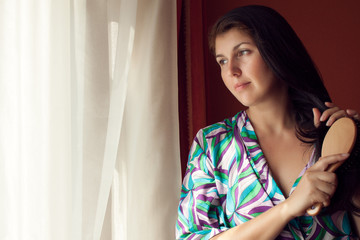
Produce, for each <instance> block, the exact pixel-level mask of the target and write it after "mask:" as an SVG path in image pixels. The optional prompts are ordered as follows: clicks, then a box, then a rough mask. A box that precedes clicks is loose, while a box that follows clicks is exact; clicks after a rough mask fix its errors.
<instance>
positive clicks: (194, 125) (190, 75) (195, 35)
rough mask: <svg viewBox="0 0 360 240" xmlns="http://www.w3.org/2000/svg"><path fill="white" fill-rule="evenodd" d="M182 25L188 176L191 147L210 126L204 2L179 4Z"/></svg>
mask: <svg viewBox="0 0 360 240" xmlns="http://www.w3.org/2000/svg"><path fill="white" fill-rule="evenodd" d="M177 3H178V6H181V10H178V15H179V17H178V21H180V22H179V44H178V60H179V62H178V68H179V75H178V78H179V84H178V87H179V114H180V118H179V119H180V140H181V168H182V176H184V174H185V170H186V164H187V160H188V153H189V150H190V146H191V143H192V141H193V139H194V137H195V135H196V133H197V131H199V130H200V129H201V128H203V127H205V126H206V125H207V124H208V122H207V115H206V114H207V113H206V107H207V106H206V92H207V89H206V88H207V85H206V82H205V73H204V71H205V66H204V64H205V63H204V51H205V50H204V41H207V39H204V36H207V32H206V29H205V32H204V26H203V25H204V24H203V21H204V16H203V8H204V2H203V1H202V0H196V1H192V0H181V1H180V0H177Z"/></svg>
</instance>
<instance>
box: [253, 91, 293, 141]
mask: <svg viewBox="0 0 360 240" xmlns="http://www.w3.org/2000/svg"><path fill="white" fill-rule="evenodd" d="M246 112H247V115H248V117H249V119H250V121H251V124H252V125H253V126H254V129H255V131H256V133H257V134H272V135H274V134H282V133H283V132H284V131H286V130H287V131H289V130H290V131H294V130H295V119H294V116H293V113H292V110H291V103H290V102H289V98H288V97H287V95H286V94H284V95H278V97H277V98H276V99H273V100H272V101H268V102H266V103H262V104H261V105H256V106H251V107H249V108H248V109H247V110H246Z"/></svg>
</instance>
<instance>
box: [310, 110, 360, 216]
mask: <svg viewBox="0 0 360 240" xmlns="http://www.w3.org/2000/svg"><path fill="white" fill-rule="evenodd" d="M356 137H357V127H356V124H355V122H354V121H353V120H352V119H351V118H347V117H344V118H340V119H338V120H336V121H335V122H334V124H333V125H331V127H330V129H329V131H328V132H327V133H326V135H325V138H324V141H323V145H322V150H321V156H329V155H332V154H339V153H350V152H351V151H352V149H353V147H354V145H355V141H356ZM343 163H344V161H341V162H337V163H334V164H331V165H330V166H329V167H328V169H327V170H326V171H327V172H335V171H336V169H338V168H339V167H340V166H341V164H343ZM322 208H323V204H322V203H316V204H315V205H314V206H312V207H311V208H309V209H307V210H306V212H307V214H309V215H310V216H315V215H317V214H319V213H320V211H321V209H322Z"/></svg>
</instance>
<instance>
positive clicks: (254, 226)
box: [211, 201, 293, 240]
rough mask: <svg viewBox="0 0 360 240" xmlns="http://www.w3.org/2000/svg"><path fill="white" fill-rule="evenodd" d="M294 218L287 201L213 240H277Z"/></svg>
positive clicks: (212, 239)
mask: <svg viewBox="0 0 360 240" xmlns="http://www.w3.org/2000/svg"><path fill="white" fill-rule="evenodd" d="M292 218H293V217H292V216H291V214H290V213H289V211H288V204H287V202H286V201H285V202H283V203H281V204H279V205H277V206H275V207H273V208H271V209H269V210H268V211H266V212H264V213H263V214H261V215H259V216H257V217H255V218H253V219H251V220H250V221H248V222H245V223H243V224H240V225H238V226H236V227H234V228H231V229H229V230H227V231H225V232H222V233H220V234H218V235H216V236H214V237H213V238H211V240H227V239H229V240H241V239H246V240H251V239H256V240H258V239H275V238H276V237H277V236H278V235H279V234H280V232H281V231H282V230H283V229H284V228H285V226H286V225H287V223H288V222H289V221H290V220H291V219H292Z"/></svg>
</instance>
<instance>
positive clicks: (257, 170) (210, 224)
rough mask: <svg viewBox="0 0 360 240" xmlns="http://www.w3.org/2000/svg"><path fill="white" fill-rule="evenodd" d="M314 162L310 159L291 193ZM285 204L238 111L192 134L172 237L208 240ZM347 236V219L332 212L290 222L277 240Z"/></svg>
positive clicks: (349, 230)
mask: <svg viewBox="0 0 360 240" xmlns="http://www.w3.org/2000/svg"><path fill="white" fill-rule="evenodd" d="M314 163H315V158H314V157H313V156H312V157H311V159H310V161H309V163H308V164H307V166H306V167H305V169H304V170H303V171H302V172H301V174H300V176H299V178H298V179H297V180H296V182H295V184H294V186H293V188H292V191H293V190H294V189H295V188H296V185H297V183H298V182H299V180H300V179H301V176H302V175H303V174H304V172H305V171H306V169H308V168H309V167H310V166H312V165H313V164H314ZM292 191H291V192H292ZM290 194H291V193H290ZM284 200H285V197H284V195H283V194H282V192H281V190H280V189H279V187H278V186H277V184H276V182H275V180H274V179H273V177H272V175H271V172H270V170H269V166H268V164H267V162H266V160H265V158H264V155H263V153H262V151H261V149H260V146H259V143H258V141H257V137H256V135H255V132H254V129H253V127H252V125H251V123H250V121H249V119H248V117H247V115H246V112H245V111H242V112H240V113H238V114H237V115H236V116H235V117H233V118H232V119H227V120H225V121H223V122H220V123H217V124H214V125H211V126H209V127H206V128H204V129H202V130H200V131H199V132H198V134H197V135H196V137H195V140H194V142H193V145H192V147H191V150H190V155H189V161H188V165H187V170H186V174H185V177H184V180H183V186H182V189H181V196H180V204H179V208H178V219H177V223H176V238H177V239H210V238H211V237H213V236H215V235H216V234H218V233H220V232H223V231H226V230H227V229H230V228H232V227H235V226H237V225H239V224H241V223H243V222H246V221H248V220H250V219H252V218H254V217H256V216H258V215H260V214H261V213H263V212H265V211H266V210H268V209H270V208H271V207H273V206H275V205H277V204H279V203H281V202H282V201H284ZM350 235H351V229H350V223H349V217H348V214H347V213H346V212H336V213H335V214H333V215H330V216H329V215H325V216H321V217H319V216H316V217H314V218H313V217H311V216H307V215H306V216H301V217H298V218H295V219H293V220H292V221H290V222H289V223H288V225H287V226H286V228H285V229H284V230H283V231H282V232H281V234H280V235H279V236H278V238H277V239H353V238H351V237H350Z"/></svg>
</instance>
